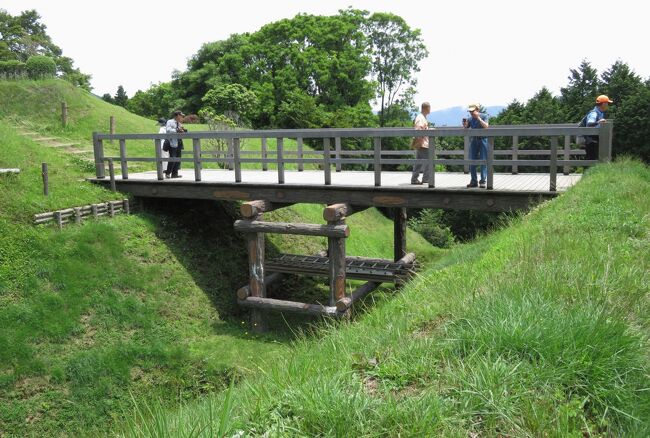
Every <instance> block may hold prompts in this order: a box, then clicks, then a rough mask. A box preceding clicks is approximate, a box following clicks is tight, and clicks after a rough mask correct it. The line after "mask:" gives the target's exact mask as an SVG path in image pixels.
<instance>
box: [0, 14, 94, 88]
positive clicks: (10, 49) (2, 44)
mask: <svg viewBox="0 0 650 438" xmlns="http://www.w3.org/2000/svg"><path fill="white" fill-rule="evenodd" d="M40 19H41V17H40V15H38V13H37V12H36V10H28V11H23V12H21V14H20V15H18V16H15V17H14V16H12V15H10V14H9V13H7V12H6V11H4V10H0V61H10V60H16V61H21V62H26V61H27V60H28V59H29V58H30V57H32V56H47V57H49V58H52V59H53V60H54V62H55V64H56V72H57V73H58V74H60V75H61V77H62V78H63V79H65V80H68V81H70V82H71V83H73V84H74V85H76V86H79V87H82V88H84V89H86V90H90V89H91V87H90V78H91V76H90V75H86V74H83V73H81V72H80V71H79V70H78V69H75V68H74V67H73V65H72V64H73V63H72V60H71V59H70V58H67V57H65V56H62V51H61V49H60V48H59V47H58V46H57V45H56V44H54V43H53V42H52V39H51V38H50V36H49V35H48V34H47V33H46V29H47V27H46V26H45V25H44V24H42V23H40V22H39V20H40Z"/></svg>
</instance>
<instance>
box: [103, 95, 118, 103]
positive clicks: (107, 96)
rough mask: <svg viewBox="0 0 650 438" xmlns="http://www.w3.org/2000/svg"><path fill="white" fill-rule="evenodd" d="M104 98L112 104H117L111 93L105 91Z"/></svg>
mask: <svg viewBox="0 0 650 438" xmlns="http://www.w3.org/2000/svg"><path fill="white" fill-rule="evenodd" d="M102 100H103V101H104V102H108V103H110V104H113V105H115V101H114V100H113V96H111V95H110V94H109V93H104V95H103V96H102Z"/></svg>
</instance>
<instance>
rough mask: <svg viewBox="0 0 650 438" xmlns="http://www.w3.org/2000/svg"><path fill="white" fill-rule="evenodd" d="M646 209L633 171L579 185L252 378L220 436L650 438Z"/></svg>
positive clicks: (195, 415)
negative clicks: (359, 318) (601, 437)
mask: <svg viewBox="0 0 650 438" xmlns="http://www.w3.org/2000/svg"><path fill="white" fill-rule="evenodd" d="M649 200H650V169H648V168H647V167H644V166H643V165H642V164H640V163H638V162H632V161H627V160H622V161H620V162H618V163H615V164H611V165H601V166H599V167H597V168H595V169H592V170H590V171H589V172H588V173H587V174H586V176H585V177H584V179H583V181H581V183H580V184H579V185H578V186H577V187H575V188H573V189H571V190H570V191H569V192H568V193H566V194H565V195H563V196H562V197H560V198H558V199H556V200H554V201H551V202H547V203H545V204H543V205H541V206H540V207H538V208H536V209H535V210H534V211H533V212H531V213H530V214H529V215H527V216H524V217H522V218H519V219H515V220H513V222H512V224H511V225H510V227H508V228H506V229H504V230H501V231H499V232H496V233H494V234H493V235H490V236H487V237H485V238H483V239H481V240H480V241H479V242H476V243H474V244H468V245H464V246H459V247H456V248H454V249H453V250H452V252H451V253H450V254H449V256H448V257H449V258H450V259H451V260H453V263H451V264H450V263H449V262H448V261H446V257H443V258H442V259H440V260H439V261H437V262H434V263H433V264H432V265H431V268H430V269H429V270H428V271H427V272H424V273H423V274H422V275H421V276H420V277H419V278H418V279H417V280H416V281H414V282H412V283H411V284H409V285H408V286H407V287H406V288H405V290H404V291H403V293H402V294H400V295H399V296H396V297H394V299H392V300H390V301H386V302H383V303H381V304H380V305H378V306H377V307H376V308H374V309H373V310H372V311H370V312H368V313H366V314H365V315H364V317H363V318H361V320H358V321H354V322H349V323H342V324H339V325H332V326H331V327H329V328H326V329H323V330H322V331H321V332H319V333H318V335H319V339H320V340H319V341H318V342H315V341H313V340H308V339H304V340H302V341H299V342H298V345H297V347H296V349H295V353H293V354H291V355H290V356H288V357H286V358H285V359H284V360H282V361H280V362H278V363H277V364H273V365H271V367H270V368H263V369H260V370H259V371H258V372H257V374H256V375H251V376H248V377H247V378H246V379H244V380H243V381H242V382H241V383H240V384H239V385H238V386H237V387H235V388H234V390H233V393H232V394H229V395H228V397H232V399H229V401H228V403H229V404H230V403H232V408H231V420H230V421H231V423H230V425H231V426H230V429H229V430H228V432H227V434H228V435H230V436H233V435H235V434H237V433H240V434H241V435H242V436H459V437H460V436H531V437H533V436H554V437H566V436H575V437H578V436H632V437H637V436H638V437H641V436H648V435H650V396H649V388H650V375H649V372H650V367H649V363H648V358H649V355H648V351H649V350H648V347H649V344H648V341H649V338H648V334H649V330H648V329H649V327H650V300H649V298H650V201H649ZM223 403H224V395H219V394H217V395H214V396H210V397H209V398H207V399H206V400H205V401H204V402H202V403H201V402H200V403H196V404H193V405H192V406H191V408H187V409H183V410H180V411H176V412H169V411H167V412H165V413H164V415H165V416H174V417H175V419H174V420H173V427H170V428H169V429H167V430H166V431H165V434H166V435H167V436H176V435H179V436H183V435H184V434H186V433H187V431H190V430H206V425H205V423H204V422H205V421H206V420H205V418H206V412H207V411H208V410H209V409H213V408H214V406H215V405H216V406H221V405H222V404H223ZM215 424H217V423H216V422H215ZM126 433H127V435H128V434H129V429H128V428H127V429H126ZM203 436H214V435H211V434H204V435H203Z"/></svg>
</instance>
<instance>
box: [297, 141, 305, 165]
mask: <svg viewBox="0 0 650 438" xmlns="http://www.w3.org/2000/svg"><path fill="white" fill-rule="evenodd" d="M296 143H297V144H298V160H300V161H298V172H302V171H303V170H305V165H304V164H303V162H302V137H298V138H297V139H296Z"/></svg>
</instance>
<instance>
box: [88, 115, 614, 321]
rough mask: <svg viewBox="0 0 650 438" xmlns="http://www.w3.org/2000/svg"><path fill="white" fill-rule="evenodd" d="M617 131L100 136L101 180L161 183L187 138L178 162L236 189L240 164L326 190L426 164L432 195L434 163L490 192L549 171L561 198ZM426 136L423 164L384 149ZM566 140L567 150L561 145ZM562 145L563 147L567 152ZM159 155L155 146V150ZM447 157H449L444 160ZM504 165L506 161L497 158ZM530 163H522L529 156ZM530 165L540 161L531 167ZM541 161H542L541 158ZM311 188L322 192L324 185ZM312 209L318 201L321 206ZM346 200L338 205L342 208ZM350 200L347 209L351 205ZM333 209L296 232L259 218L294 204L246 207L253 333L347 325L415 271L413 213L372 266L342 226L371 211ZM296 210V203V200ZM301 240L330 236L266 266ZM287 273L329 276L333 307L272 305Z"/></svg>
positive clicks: (247, 292) (397, 225) (242, 296)
mask: <svg viewBox="0 0 650 438" xmlns="http://www.w3.org/2000/svg"><path fill="white" fill-rule="evenodd" d="M612 128H613V125H612V124H611V123H605V124H602V125H601V126H600V127H596V128H581V127H577V126H576V125H573V124H572V125H569V124H565V125H517V126H491V127H489V128H488V129H483V130H480V131H478V130H476V131H473V130H468V129H464V128H454V127H451V128H446V127H445V128H437V129H430V130H421V131H415V130H413V129H404V128H383V129H308V130H269V131H218V132H190V133H185V134H114V135H110V134H94V135H93V144H94V148H95V163H96V174H97V178H98V179H102V178H106V174H105V167H106V166H105V164H106V163H108V165H109V166H108V167H109V176H110V179H111V186H112V187H113V189H115V178H116V175H115V168H114V164H115V163H116V162H117V163H119V165H120V168H121V178H122V179H123V180H128V178H129V169H128V163H129V162H151V163H153V164H154V165H155V167H156V171H157V178H158V180H160V181H162V180H163V179H164V178H163V168H162V166H163V161H179V159H178V158H164V159H163V158H162V157H161V148H160V145H161V142H162V141H163V140H164V139H166V138H183V139H184V142H185V144H186V145H188V146H189V144H190V142H191V146H189V147H188V146H186V149H185V151H184V154H186V155H190V158H187V157H186V158H182V159H180V161H181V162H183V163H191V164H192V166H193V169H194V179H195V181H197V182H199V181H201V178H202V172H203V165H204V164H205V163H221V165H222V166H226V167H229V168H230V169H231V170H233V171H234V172H233V179H234V181H233V183H241V182H244V181H243V179H242V166H245V165H248V164H250V163H257V164H261V168H262V170H268V168H269V165H275V166H276V167H277V184H284V183H285V168H286V166H287V165H289V164H292V165H297V170H298V171H302V170H303V169H304V166H305V165H306V164H313V165H316V166H318V167H319V168H320V169H321V170H322V173H323V180H322V184H323V185H325V186H329V185H332V171H334V172H336V171H341V170H342V166H343V165H346V164H355V165H366V166H368V167H370V168H372V171H373V172H374V186H375V187H381V185H382V166H383V165H407V166H412V165H414V164H416V163H424V164H425V165H426V166H428V167H429V172H430V175H431V176H432V177H431V179H430V181H429V183H428V187H429V188H435V175H436V166H437V165H449V166H463V168H464V171H465V172H466V171H467V170H468V167H469V166H470V165H480V164H484V165H486V166H487V188H488V189H492V188H493V181H494V168H495V166H502V167H503V166H506V167H510V169H511V171H512V172H513V173H517V172H518V171H519V168H520V167H524V166H535V167H546V168H548V169H549V190H550V191H555V190H556V179H557V173H558V168H559V167H560V166H561V167H562V170H561V172H564V173H569V170H570V167H571V166H580V167H586V166H591V165H594V164H596V163H598V162H605V161H609V160H610V159H611V145H612ZM472 134H476V135H478V136H481V137H487V138H488V143H489V147H488V154H487V158H486V159H485V160H470V159H469V144H470V141H471V136H472ZM584 135H597V136H598V137H599V160H597V161H587V160H584V159H578V157H579V156H580V155H584V152H583V151H582V150H579V149H572V148H571V147H572V145H573V143H572V141H571V140H572V138H574V137H576V136H584ZM414 136H418V137H421V136H428V137H429V145H430V147H429V150H428V157H427V159H425V160H416V159H413V158H412V157H413V151H394V150H383V149H382V139H385V138H394V137H408V138H411V137H414ZM445 137H462V138H463V140H464V141H463V144H464V147H463V149H458V150H442V149H441V148H440V147H437V143H438V142H439V141H440V139H443V138H445ZM499 137H505V138H510V139H511V144H512V147H510V148H509V149H504V150H495V149H494V143H495V139H496V138H499ZM529 137H543V138H544V139H548V146H549V147H548V149H541V150H525V149H520V148H519V144H520V141H521V140H522V139H524V138H529ZM248 138H259V139H262V142H261V146H262V147H261V150H260V151H243V150H242V148H241V140H242V139H248ZM269 138H272V139H276V145H277V146H276V149H275V150H269V148H268V147H267V139H269ZM287 138H292V139H296V144H297V149H296V150H291V151H289V150H285V148H284V140H285V139H287ZM346 138H353V139H360V138H371V139H372V146H373V147H372V149H371V150H363V151H360V150H344V149H343V148H342V144H344V142H343V141H342V140H343V139H346ZM214 139H219V140H225V141H226V142H227V143H228V145H229V147H228V150H218V151H213V150H204V147H203V143H202V142H203V141H205V140H214ZM304 139H319V140H320V141H322V145H323V150H322V151H308V150H304V148H303V140H304ZM561 139H563V142H562V143H560V140H561ZM105 140H118V141H119V151H120V154H119V156H117V157H107V156H105V154H104V145H103V142H104V141H105ZM127 140H153V143H154V144H155V147H154V148H153V151H152V152H153V153H152V156H151V157H131V156H130V155H128V154H127V145H126V142H127ZM560 144H562V148H560ZM152 147H153V146H152ZM441 157H445V158H441ZM497 157H500V158H499V159H496V158H497ZM522 157H525V158H522ZM532 157H538V158H535V159H533V158H532ZM539 157H542V158H541V159H540V158H539ZM310 184H318V182H317V181H313V182H310ZM313 202H316V203H321V202H322V199H320V198H319V199H314V200H313ZM338 202H341V201H338ZM346 202H349V201H346ZM346 202H343V203H336V204H331V205H328V206H327V207H326V208H325V210H324V211H323V218H324V219H325V221H326V222H327V224H326V225H322V224H297V223H277V222H265V221H264V220H262V216H263V214H264V213H265V212H268V211H272V210H275V209H277V208H281V207H284V206H286V205H288V204H287V203H282V202H277V201H273V202H272V201H271V200H269V199H257V200H253V201H248V202H246V203H244V204H242V206H241V214H242V217H243V219H242V220H238V221H236V222H235V229H236V230H238V231H239V232H241V233H243V234H244V237H245V241H246V245H247V249H248V262H249V282H248V284H247V285H245V286H243V287H242V288H240V289H239V290H238V291H237V297H238V302H239V304H241V305H243V306H247V307H251V308H252V309H253V311H252V314H251V317H252V323H253V328H254V329H255V330H260V331H262V330H264V327H265V322H264V321H265V320H264V318H263V315H262V313H261V312H263V311H266V310H280V311H290V312H299V313H305V314H312V315H313V314H315V315H327V316H333V317H342V316H345V315H347V314H349V313H348V312H349V310H350V307H351V306H352V304H353V303H354V302H355V301H358V300H359V299H361V298H363V297H364V296H365V295H367V294H368V293H370V292H372V291H373V290H375V289H376V288H377V287H379V285H380V284H381V283H382V282H392V283H395V284H400V283H401V282H403V281H404V280H405V279H406V278H408V275H409V274H410V273H411V272H412V269H413V264H414V262H415V254H413V253H407V252H406V208H404V207H398V208H393V220H394V258H393V260H384V259H369V258H364V257H350V256H346V254H345V241H346V239H347V237H348V236H349V234H350V229H349V227H348V226H347V225H346V224H345V219H346V218H347V217H349V216H350V215H352V214H354V213H356V212H358V211H362V210H364V209H365V208H368V206H369V205H354V204H351V203H346ZM289 204H290V202H289ZM266 233H280V234H296V235H309V236H324V237H327V239H328V248H327V251H323V252H321V253H319V254H314V255H293V254H281V255H280V257H278V258H276V259H273V260H265V234H266ZM266 271H269V272H266ZM285 274H303V275H304V274H306V275H314V276H326V277H329V288H330V296H329V302H328V303H327V304H326V305H324V304H320V303H316V304H310V303H300V302H295V301H285V300H277V299H272V298H268V297H267V296H266V288H267V286H269V285H270V284H271V283H273V282H275V281H277V280H278V279H280V278H281V277H282V275H285ZM346 279H358V280H365V281H366V282H365V283H363V284H362V285H361V286H359V287H358V288H357V289H356V290H354V291H353V292H351V293H347V290H346Z"/></svg>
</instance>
